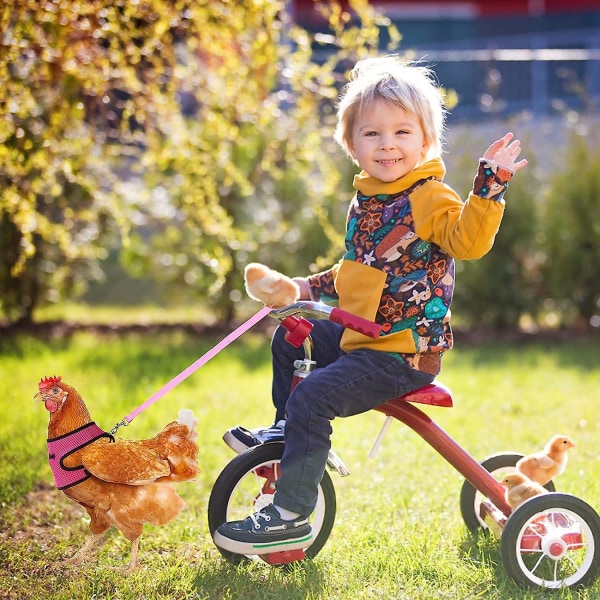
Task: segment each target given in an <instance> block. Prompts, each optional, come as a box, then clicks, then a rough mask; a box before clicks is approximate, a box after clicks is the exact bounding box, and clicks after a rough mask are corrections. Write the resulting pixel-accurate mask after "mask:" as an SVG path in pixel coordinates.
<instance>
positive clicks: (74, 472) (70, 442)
mask: <svg viewBox="0 0 600 600" xmlns="http://www.w3.org/2000/svg"><path fill="white" fill-rule="evenodd" d="M103 437H107V438H109V439H110V440H111V441H112V442H114V441H115V438H114V437H113V436H112V435H110V433H106V431H103V430H102V429H100V427H98V425H96V423H94V422H93V421H90V422H89V423H86V424H85V425H82V426H81V427H78V428H77V429H74V430H73V431H70V432H69V433H65V434H64V435H59V436H58V437H55V438H52V439H49V440H48V461H49V463H50V468H51V469H52V474H53V475H54V481H55V483H56V487H57V488H58V489H59V490H64V489H66V488H69V487H71V486H74V485H77V484H78V483H81V482H82V481H85V480H86V479H88V478H89V477H91V475H90V473H89V472H88V470H87V469H86V468H85V467H84V466H83V465H79V466H77V467H66V466H65V465H64V464H63V461H64V460H65V458H67V457H68V456H70V455H71V454H73V452H77V450H81V448H84V447H85V446H87V445H88V444H91V443H92V442H95V441H96V440H99V439H100V438H103Z"/></svg>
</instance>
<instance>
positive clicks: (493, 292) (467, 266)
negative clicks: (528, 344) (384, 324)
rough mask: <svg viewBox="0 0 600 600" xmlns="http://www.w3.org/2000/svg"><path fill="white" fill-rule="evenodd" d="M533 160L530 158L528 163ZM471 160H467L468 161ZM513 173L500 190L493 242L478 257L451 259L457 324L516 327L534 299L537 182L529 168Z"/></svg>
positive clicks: (533, 306) (534, 307) (532, 311)
mask: <svg viewBox="0 0 600 600" xmlns="http://www.w3.org/2000/svg"><path fill="white" fill-rule="evenodd" d="M533 162H534V161H533V160H532V161H530V163H533ZM474 164H475V163H474V162H473V161H471V167H472V169H473V165H474ZM528 169H530V171H529V173H527V174H524V173H521V174H519V175H517V176H516V177H515V178H514V179H513V180H512V181H511V182H510V185H509V188H508V190H507V192H506V195H505V200H506V210H505V213H504V217H503V219H502V224H501V226H500V230H499V232H498V234H497V235H496V240H495V242H494V246H493V247H492V249H491V250H490V252H489V253H488V254H487V255H486V256H484V257H483V258H481V259H479V260H475V261H462V262H457V265H456V273H457V275H456V280H457V283H456V289H455V304H454V306H455V307H456V310H455V312H456V315H457V317H458V321H459V322H460V323H461V324H464V325H467V326H469V327H482V326H483V327H484V328H485V327H487V328H489V327H491V328H496V329H503V328H507V329H518V328H519V325H520V320H521V317H522V316H523V315H526V314H536V312H537V310H538V306H537V303H538V302H539V300H538V298H539V296H538V291H539V281H538V278H539V265H538V264H537V261H538V260H539V258H538V256H539V252H538V245H537V242H536V239H537V238H536V233H537V231H538V228H539V216H538V211H539V204H538V203H537V202H536V201H537V200H538V196H537V194H536V190H537V189H538V186H537V185H536V184H535V182H534V177H533V176H532V175H531V172H532V171H534V170H535V165H534V164H530V165H529V166H528Z"/></svg>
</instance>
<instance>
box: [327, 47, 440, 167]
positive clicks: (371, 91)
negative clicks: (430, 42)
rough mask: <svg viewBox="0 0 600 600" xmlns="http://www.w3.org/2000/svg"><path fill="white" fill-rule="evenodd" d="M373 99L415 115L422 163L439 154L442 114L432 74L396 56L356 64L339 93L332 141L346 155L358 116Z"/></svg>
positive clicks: (367, 107)
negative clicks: (422, 142) (421, 141)
mask: <svg viewBox="0 0 600 600" xmlns="http://www.w3.org/2000/svg"><path fill="white" fill-rule="evenodd" d="M377 100H384V101H385V102H389V103H390V104H393V105H395V106H398V107H399V108H402V109H403V110H405V111H407V112H413V113H415V114H416V115H417V118H418V120H419V124H420V125H421V128H422V129H423V134H424V136H425V144H426V145H427V147H428V151H427V155H426V156H425V159H426V160H430V159H432V158H437V157H439V156H441V154H442V142H443V137H444V121H445V116H446V111H445V109H444V100H443V98H442V94H441V92H440V89H439V88H438V86H437V83H436V81H435V79H434V74H433V72H432V71H431V70H430V69H429V68H427V67H424V66H418V65H416V64H415V63H410V62H407V61H404V60H402V59H401V58H400V57H398V56H382V57H379V58H367V59H365V60H361V61H359V62H358V63H356V65H355V67H354V69H352V72H351V73H350V80H349V82H348V84H346V86H345V87H344V89H343V90H342V95H341V96H340V101H339V104H338V111H337V126H336V129H335V133H334V138H335V140H336V141H337V142H338V144H339V145H340V146H341V147H342V148H343V149H344V150H345V151H346V153H347V154H348V156H350V157H351V158H352V155H351V154H350V143H351V140H352V129H353V127H354V123H355V122H356V119H357V117H358V115H359V114H361V113H362V112H363V111H365V110H370V108H371V107H372V106H373V104H374V103H375V102H376V101H377Z"/></svg>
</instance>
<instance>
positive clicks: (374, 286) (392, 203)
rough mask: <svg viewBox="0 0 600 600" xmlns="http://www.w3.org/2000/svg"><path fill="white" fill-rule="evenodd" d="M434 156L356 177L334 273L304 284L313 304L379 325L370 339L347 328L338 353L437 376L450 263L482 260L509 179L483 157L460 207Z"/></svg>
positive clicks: (448, 333) (446, 332)
mask: <svg viewBox="0 0 600 600" xmlns="http://www.w3.org/2000/svg"><path fill="white" fill-rule="evenodd" d="M445 172H446V169H445V166H444V163H443V162H442V160H441V159H439V158H438V159H434V160H430V161H428V162H426V163H425V164H423V165H421V166H419V167H417V168H415V169H414V170H413V171H411V172H410V173H408V174H407V175H405V176H404V177H402V178H400V179H398V180H396V181H394V182H391V183H385V182H382V181H380V180H378V179H374V178H373V177H370V176H368V175H367V174H366V173H364V172H362V173H360V174H358V175H356V176H355V178H354V188H355V189H356V194H355V196H354V198H353V199H352V201H351V203H350V207H349V210H348V217H347V227H346V252H345V254H344V256H343V258H342V259H341V260H340V262H339V263H337V264H336V265H335V266H333V267H332V268H331V269H329V270H327V271H324V272H322V273H318V274H316V275H312V276H310V277H308V278H307V283H308V285H309V288H310V292H311V295H312V297H313V299H314V300H321V301H323V302H335V301H337V303H338V305H339V307H340V308H342V309H344V310H347V311H349V312H351V313H354V314H357V315H360V316H361V317H364V318H365V319H368V320H370V321H375V322H376V323H379V324H381V325H382V332H381V335H380V337H379V338H378V339H376V340H373V339H371V338H369V337H366V336H364V335H362V334H360V333H357V332H354V331H352V330H350V329H346V330H345V331H344V333H343V335H342V341H341V347H342V350H344V351H345V352H350V351H352V350H355V349H358V348H372V349H374V350H380V351H383V352H389V353H392V354H394V355H396V356H397V357H398V358H399V359H401V360H405V361H406V362H408V364H409V365H410V366H411V367H413V368H415V369H418V370H420V371H425V372H427V373H431V374H433V375H436V374H437V373H438V372H439V370H440V368H441V357H442V355H443V353H444V352H445V351H446V350H449V349H450V348H452V345H453V339H452V329H451V327H450V304H451V302H452V294H453V291H454V259H461V260H468V259H476V258H480V257H482V256H483V255H485V254H486V253H487V252H488V251H489V250H490V248H491V247H492V244H493V243H494V238H495V236H496V233H497V231H498V228H499V226H500V221H501V219H502V215H503V212H504V201H503V200H502V196H503V195H504V191H505V190H506V187H507V186H508V181H509V180H510V178H511V177H512V175H513V173H512V172H511V171H509V170H508V169H505V168H503V167H501V166H499V165H497V164H495V163H493V162H492V161H485V160H483V159H481V160H480V162H479V170H478V173H477V175H476V177H475V182H474V185H473V191H472V192H471V193H470V194H469V197H468V198H467V200H466V201H465V202H463V201H462V200H461V199H460V197H459V196H458V195H457V194H456V192H455V191H454V190H452V189H451V188H450V187H449V186H447V185H446V184H445V183H443V181H442V180H443V178H444V175H445Z"/></svg>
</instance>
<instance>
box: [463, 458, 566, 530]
mask: <svg viewBox="0 0 600 600" xmlns="http://www.w3.org/2000/svg"><path fill="white" fill-rule="evenodd" d="M521 458H523V454H518V453H516V452H499V453H498V454H493V455H492V456H488V457H487V458H486V459H485V460H483V461H481V466H482V467H483V468H484V469H485V470H486V471H489V472H490V473H492V474H493V473H496V472H497V471H498V472H499V471H503V470H505V469H509V468H511V467H514V466H515V465H516V464H517V461H518V460H519V459H521ZM544 487H545V488H546V489H547V490H548V491H549V492H554V491H555V487H554V483H553V482H552V481H550V482H548V483H547V484H546V485H545V486H544ZM481 500H482V495H481V493H480V492H479V491H478V490H476V489H475V488H474V487H473V485H472V484H471V483H470V482H469V481H465V482H464V483H463V486H462V488H461V490H460V513H461V515H462V518H463V521H464V522H465V525H466V526H467V528H468V529H469V530H470V531H472V532H473V533H477V532H478V531H481V530H482V529H483V530H487V526H486V525H485V523H483V521H482V520H481V519H480V518H479V505H480V504H481Z"/></svg>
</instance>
